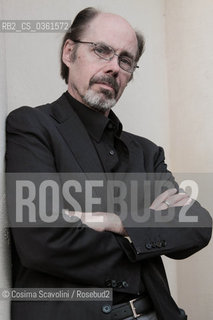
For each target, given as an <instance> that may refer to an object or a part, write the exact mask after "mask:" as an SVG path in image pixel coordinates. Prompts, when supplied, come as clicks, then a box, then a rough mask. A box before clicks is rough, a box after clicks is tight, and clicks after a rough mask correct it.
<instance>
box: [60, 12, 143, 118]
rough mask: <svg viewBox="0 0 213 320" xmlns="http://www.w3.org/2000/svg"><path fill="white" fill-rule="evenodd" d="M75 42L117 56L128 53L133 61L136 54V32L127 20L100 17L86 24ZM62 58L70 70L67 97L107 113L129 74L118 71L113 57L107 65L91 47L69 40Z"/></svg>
mask: <svg viewBox="0 0 213 320" xmlns="http://www.w3.org/2000/svg"><path fill="white" fill-rule="evenodd" d="M76 40H81V41H89V42H94V43H104V44H106V45H108V46H110V47H112V48H113V49H114V50H115V52H116V54H118V55H120V54H124V53H125V54H126V53H128V54H129V55H131V56H133V57H136V54H137V39H136V35H135V31H134V30H133V29H132V28H131V26H130V25H129V24H128V23H127V22H126V20H124V19H123V18H121V17H119V16H116V15H112V14H99V15H98V16H97V17H96V18H95V19H94V20H92V21H91V22H90V23H89V24H88V27H87V29H86V32H85V33H84V34H83V35H82V37H81V39H76ZM76 46H78V47H77V48H76ZM64 56H65V60H64V59H63V61H64V63H66V65H67V66H68V67H69V79H68V91H69V93H70V94H71V95H72V96H73V97H74V98H75V99H77V100H78V101H80V102H82V103H84V104H86V105H88V106H89V107H91V108H93V109H96V110H98V111H102V112H106V111H107V110H109V109H110V108H111V107H112V106H113V105H114V104H115V103H116V102H117V101H118V99H119V98H120V96H121V95H122V93H123V91H124V88H125V87H126V85H127V83H128V82H129V80H130V79H131V73H128V72H127V71H124V70H123V69H121V68H120V66H119V64H118V57H117V56H116V55H115V56H114V57H113V58H112V59H111V60H110V61H106V60H104V59H102V58H100V57H99V56H97V54H95V52H94V47H93V46H91V45H90V44H76V43H73V42H72V41H70V40H68V41H67V44H65V47H64ZM66 57H68V61H67V59H66Z"/></svg>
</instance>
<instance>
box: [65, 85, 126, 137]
mask: <svg viewBox="0 0 213 320" xmlns="http://www.w3.org/2000/svg"><path fill="white" fill-rule="evenodd" d="M65 95H66V97H67V99H68V101H69V103H70V104H71V106H72V107H73V109H74V111H75V112H76V113H77V115H78V116H79V118H80V119H81V121H82V122H83V124H84V126H85V127H86V129H87V131H88V133H89V134H90V135H92V137H93V138H94V139H95V140H96V141H97V142H99V141H100V140H101V138H102V136H103V133H104V131H105V129H109V130H113V131H114V134H115V135H116V136H118V137H119V136H120V135H121V132H122V124H121V122H120V120H119V119H118V118H117V116H116V115H115V114H114V112H113V111H112V110H110V113H109V116H108V118H107V117H105V116H104V114H103V113H101V112H97V111H94V110H92V109H90V108H89V107H87V106H85V105H84V104H83V103H81V102H79V101H77V100H76V99H74V98H73V97H72V96H71V95H70V93H69V92H68V91H66V92H65Z"/></svg>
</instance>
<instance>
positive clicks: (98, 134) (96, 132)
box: [65, 91, 136, 304]
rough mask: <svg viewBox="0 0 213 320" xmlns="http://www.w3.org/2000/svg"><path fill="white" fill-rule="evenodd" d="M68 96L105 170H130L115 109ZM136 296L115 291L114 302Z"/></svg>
mask: <svg viewBox="0 0 213 320" xmlns="http://www.w3.org/2000/svg"><path fill="white" fill-rule="evenodd" d="M65 94H66V97H67V99H68V101H69V102H70V104H71V106H72V108H73V109H74V110H75V112H76V113H77V115H78V117H79V118H80V120H81V121H82V123H83V124H84V126H85V128H86V130H87V132H88V134H89V136H90V138H91V140H92V142H93V144H94V146H95V149H96V151H97V154H98V156H99V159H100V162H101V164H102V167H103V172H128V171H129V151H128V148H127V146H126V145H125V143H124V142H123V141H122V140H121V139H120V135H121V132H122V124H121V122H120V121H119V119H118V118H117V117H116V115H115V114H114V112H113V111H111V110H110V113H109V116H108V117H106V116H105V115H104V114H103V113H101V112H97V111H95V110H92V109H90V108H89V107H87V106H85V105H84V104H82V103H81V102H79V101H77V100H75V99H74V98H73V97H72V96H71V95H70V94H69V92H68V91H67V92H66V93H65ZM133 298H136V297H135V296H134V295H132V294H127V293H118V292H114V293H113V304H118V303H123V302H126V301H129V300H131V299H133Z"/></svg>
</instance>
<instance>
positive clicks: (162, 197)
mask: <svg viewBox="0 0 213 320" xmlns="http://www.w3.org/2000/svg"><path fill="white" fill-rule="evenodd" d="M176 192H177V189H175V188H172V189H168V190H166V191H164V192H163V193H161V194H160V195H159V196H157V198H156V199H155V200H154V201H153V202H152V204H151V206H150V209H153V210H162V209H159V208H160V206H161V205H162V204H163V203H164V201H166V200H167V199H168V198H169V197H171V196H172V195H174V194H175V193H176ZM166 206H167V205H166V204H165V203H164V207H166ZM165 209H166V208H165Z"/></svg>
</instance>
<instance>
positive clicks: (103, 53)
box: [72, 40, 139, 73]
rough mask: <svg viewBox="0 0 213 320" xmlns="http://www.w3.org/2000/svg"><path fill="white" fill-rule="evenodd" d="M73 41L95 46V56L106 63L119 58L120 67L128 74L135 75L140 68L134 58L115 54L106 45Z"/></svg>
mask: <svg viewBox="0 0 213 320" xmlns="http://www.w3.org/2000/svg"><path fill="white" fill-rule="evenodd" d="M72 41H73V42H76V43H83V44H90V45H91V46H93V50H94V52H95V54H96V55H97V56H98V57H100V58H101V59H104V60H106V61H110V60H112V59H113V57H114V56H117V57H118V65H119V67H120V68H121V69H123V70H124V71H126V72H129V73H133V72H134V70H135V69H136V68H139V66H137V65H136V62H135V60H134V59H133V58H131V57H128V56H126V55H118V54H117V53H115V50H114V49H113V48H112V47H110V46H108V45H106V44H105V43H95V42H88V41H80V40H72Z"/></svg>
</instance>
